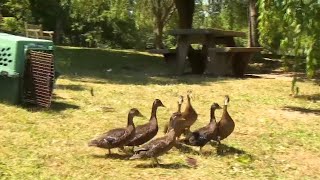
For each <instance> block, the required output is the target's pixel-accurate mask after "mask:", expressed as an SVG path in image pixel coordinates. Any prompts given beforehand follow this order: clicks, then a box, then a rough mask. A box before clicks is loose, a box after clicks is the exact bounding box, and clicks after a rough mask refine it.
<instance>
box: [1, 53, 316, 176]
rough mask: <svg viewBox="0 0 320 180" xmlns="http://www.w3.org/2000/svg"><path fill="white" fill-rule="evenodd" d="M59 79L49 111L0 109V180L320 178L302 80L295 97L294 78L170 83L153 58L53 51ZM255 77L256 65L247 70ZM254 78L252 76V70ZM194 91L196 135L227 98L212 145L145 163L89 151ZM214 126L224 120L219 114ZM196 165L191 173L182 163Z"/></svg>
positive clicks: (312, 85) (312, 90)
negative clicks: (219, 146) (103, 137)
mask: <svg viewBox="0 0 320 180" xmlns="http://www.w3.org/2000/svg"><path fill="white" fill-rule="evenodd" d="M56 60H57V68H58V69H59V71H60V72H61V73H62V75H61V76H60V78H59V79H58V80H57V84H56V89H55V90H54V94H55V97H54V99H53V103H52V107H51V108H50V109H48V110H40V109H36V108H28V107H22V106H15V105H9V104H5V103H1V104H0V113H1V116H0V122H1V123H0V143H1V146H0V179H35V178H36V179H89V178H90V179H138V178H139V179H150V178H153V179H213V178H214V179H231V178H237V179H257V178H259V179H317V178H320V174H319V171H320V126H319V123H320V122H319V120H320V118H319V117H320V103H319V101H320V94H319V93H320V86H319V82H318V81H316V80H307V79H305V78H299V81H298V83H297V86H298V87H299V88H300V93H299V94H298V95H297V96H296V97H292V96H290V93H291V80H292V75H291V74H281V73H280V74H279V73H277V74H275V73H268V74H254V75H252V76H248V77H247V78H243V79H235V78H222V77H218V78H216V77H206V76H194V75H185V76H182V77H174V76H168V75H167V74H168V72H167V67H166V65H165V63H164V62H163V60H162V59H161V58H160V57H155V56H151V55H149V54H146V53H141V52H134V51H115V50H95V49H77V48H66V47H65V48H58V49H57V51H56ZM252 69H254V65H252ZM252 72H255V73H256V72H259V71H258V70H257V69H255V71H252ZM188 90H192V91H193V94H194V99H193V101H192V103H193V106H194V108H195V109H196V111H197V112H198V113H199V119H198V121H197V122H196V123H195V125H194V127H192V128H191V129H195V128H198V127H201V126H204V125H205V124H207V123H208V121H209V109H210V105H211V104H212V103H213V102H218V103H219V104H220V105H221V104H222V103H223V98H224V95H225V94H228V95H229V96H230V106H229V113H230V115H231V116H232V118H233V119H234V120H235V123H236V128H235V130H234V133H233V134H232V135H231V136H230V137H228V138H227V139H226V140H224V141H223V142H222V143H223V144H224V150H225V153H224V154H223V155H217V153H216V146H215V144H208V145H207V146H205V147H204V148H203V150H204V153H203V154H201V155H200V154H199V153H198V150H199V149H198V148H195V147H191V148H187V147H184V148H182V149H176V148H173V149H172V150H171V151H170V152H168V153H167V154H165V155H163V156H162V157H160V160H161V163H162V164H163V165H162V166H160V167H155V168H153V167H152V165H151V160H135V161H130V160H127V158H128V157H129V156H128V155H126V154H125V153H124V152H121V151H118V150H117V149H113V150H112V152H113V153H114V154H115V155H113V156H108V157H106V156H105V153H107V151H106V150H103V149H98V148H92V147H88V146H87V143H88V141H89V140H90V139H92V138H94V137H96V136H97V135H99V134H101V133H103V132H105V131H107V130H109V129H112V128H115V127H124V126H125V125H126V118H127V113H128V111H129V109H130V108H132V107H136V108H138V109H139V110H140V111H141V112H142V114H144V115H145V116H147V118H136V119H135V123H136V124H143V123H145V122H147V121H148V117H149V115H150V112H151V105H152V102H153V100H154V99H155V98H159V99H161V100H162V102H163V103H164V105H165V106H166V108H159V110H158V121H159V126H160V130H159V133H158V135H157V136H162V135H163V132H162V131H163V127H164V124H165V123H167V122H168V120H169V117H170V115H171V113H172V112H175V111H176V108H177V107H176V106H177V105H176V103H177V100H178V95H185V94H186V92H187V91H188ZM216 114H217V119H219V118H220V117H221V111H218V112H217V113H216ZM187 158H194V159H196V161H197V166H196V167H192V166H190V165H188V163H187V162H186V159H187Z"/></svg>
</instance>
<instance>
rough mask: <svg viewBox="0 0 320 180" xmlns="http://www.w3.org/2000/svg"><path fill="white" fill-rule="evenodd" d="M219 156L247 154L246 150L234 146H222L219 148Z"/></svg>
mask: <svg viewBox="0 0 320 180" xmlns="http://www.w3.org/2000/svg"><path fill="white" fill-rule="evenodd" d="M217 154H218V155H219V156H227V155H235V154H238V155H241V154H247V153H246V152H245V151H244V150H241V149H237V148H234V147H232V146H228V145H226V144H220V145H219V146H218V147H217ZM247 155H249V154H247Z"/></svg>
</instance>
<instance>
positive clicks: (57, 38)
mask: <svg viewBox="0 0 320 180" xmlns="http://www.w3.org/2000/svg"><path fill="white" fill-rule="evenodd" d="M62 37H63V22H62V18H57V19H56V27H55V30H54V42H55V43H56V44H61V43H62Z"/></svg>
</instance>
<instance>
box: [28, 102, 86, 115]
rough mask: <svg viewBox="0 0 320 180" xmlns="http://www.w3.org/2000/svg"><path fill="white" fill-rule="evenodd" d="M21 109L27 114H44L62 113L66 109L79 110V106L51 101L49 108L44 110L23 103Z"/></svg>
mask: <svg viewBox="0 0 320 180" xmlns="http://www.w3.org/2000/svg"><path fill="white" fill-rule="evenodd" d="M22 107H23V108H25V109H27V111H29V112H39V111H44V112H50V111H53V112H60V111H64V110H67V109H80V106H77V105H74V104H69V103H65V102H56V101H53V102H51V106H50V107H49V108H44V107H40V106H37V105H34V104H30V103H24V104H23V105H22Z"/></svg>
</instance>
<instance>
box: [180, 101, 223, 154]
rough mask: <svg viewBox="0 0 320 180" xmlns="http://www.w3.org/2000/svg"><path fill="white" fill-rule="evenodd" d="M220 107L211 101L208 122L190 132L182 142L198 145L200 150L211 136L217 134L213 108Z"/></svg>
mask: <svg viewBox="0 0 320 180" xmlns="http://www.w3.org/2000/svg"><path fill="white" fill-rule="evenodd" d="M216 109H221V107H220V106H219V104H217V103H213V104H212V105H211V108H210V122H209V124H208V125H206V126H204V127H202V128H200V129H197V130H195V131H193V132H192V133H190V134H189V135H188V136H187V137H186V138H185V139H184V140H183V142H184V143H185V144H188V145H191V146H199V147H200V152H201V149H202V147H203V146H204V145H206V144H207V142H209V141H210V140H211V139H212V138H213V137H216V136H217V132H218V131H217V130H218V129H217V123H216V118H215V110H216Z"/></svg>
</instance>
